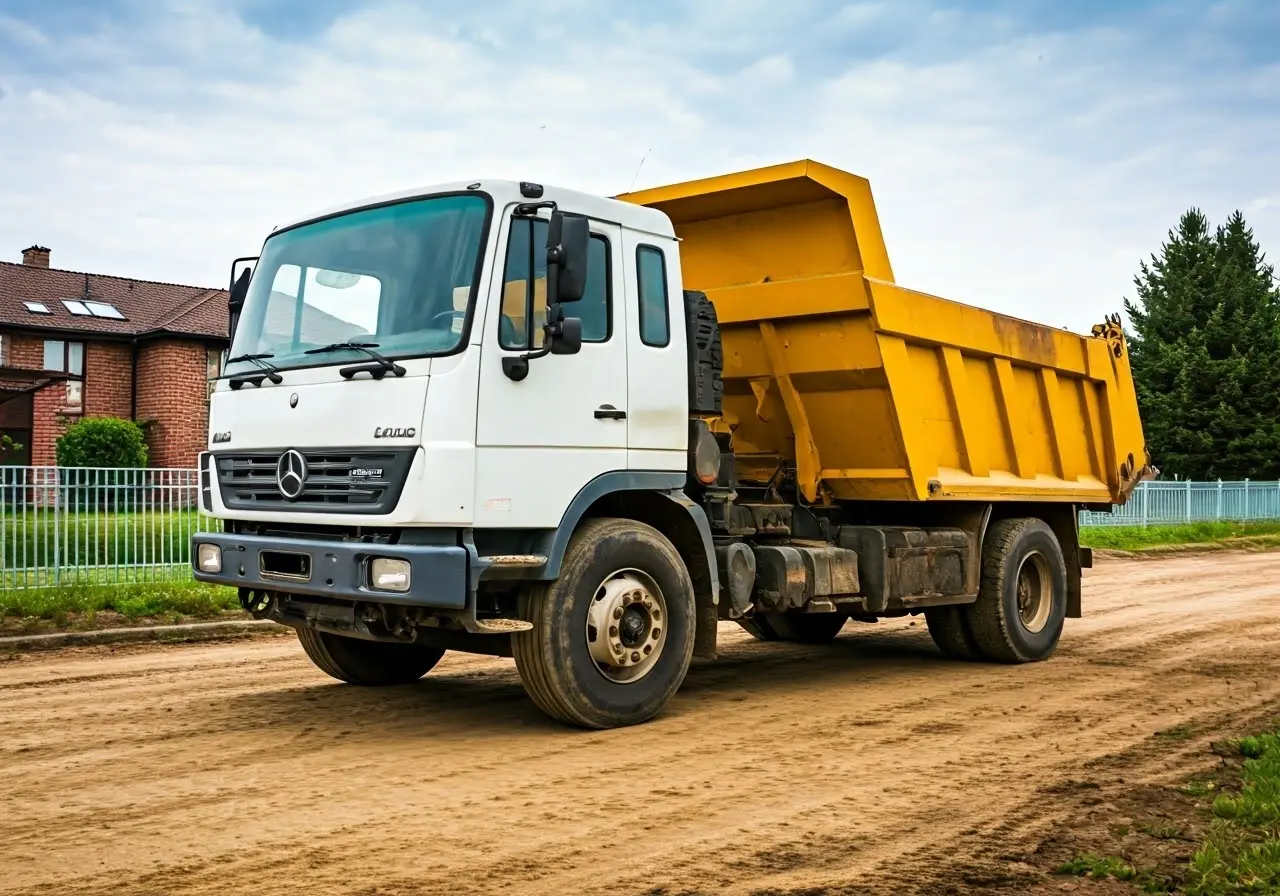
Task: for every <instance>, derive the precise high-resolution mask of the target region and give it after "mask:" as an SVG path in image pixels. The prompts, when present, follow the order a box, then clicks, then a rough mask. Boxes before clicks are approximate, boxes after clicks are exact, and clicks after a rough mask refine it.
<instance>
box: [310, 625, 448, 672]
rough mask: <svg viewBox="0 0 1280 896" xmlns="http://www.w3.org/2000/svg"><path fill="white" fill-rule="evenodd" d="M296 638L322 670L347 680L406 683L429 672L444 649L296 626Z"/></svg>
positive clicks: (442, 654) (438, 660)
mask: <svg viewBox="0 0 1280 896" xmlns="http://www.w3.org/2000/svg"><path fill="white" fill-rule="evenodd" d="M297 631H298V640H299V641H300V642H301V643H302V649H303V650H304V651H306V654H307V656H308V657H309V658H310V659H311V662H313V663H315V664H316V668H318V669H319V670H320V671H321V672H324V673H325V674H327V675H331V676H333V677H334V678H336V679H338V680H339V681H345V682H347V684H361V685H369V686H377V685H389V684H408V683H410V682H412V681H417V680H418V679H419V678H421V677H422V676H424V675H426V674H427V673H428V672H430V671H431V670H432V669H433V668H434V667H435V665H436V663H438V662H440V659H441V658H442V657H443V656H444V651H443V650H440V649H438V648H435V647H426V646H423V645H421V644H393V643H390V642H387V641H366V640H363V639H361V638H347V637H343V636H342V635H335V634H331V633H330V632H318V631H316V630H315V629H311V628H299V629H298V630H297Z"/></svg>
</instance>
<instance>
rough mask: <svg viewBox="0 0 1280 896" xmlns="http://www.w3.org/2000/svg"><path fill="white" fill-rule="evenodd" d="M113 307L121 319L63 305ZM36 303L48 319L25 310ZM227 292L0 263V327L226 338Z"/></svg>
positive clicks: (121, 334)
mask: <svg viewBox="0 0 1280 896" xmlns="http://www.w3.org/2000/svg"><path fill="white" fill-rule="evenodd" d="M64 299H66V300H69V301H77V302H78V301H84V300H88V301H90V302H104V303H107V304H110V305H114V306H115V307H116V308H117V309H118V310H119V312H120V314H121V315H122V316H123V318H124V319H123V320H118V319H115V318H111V317H94V316H90V315H86V314H72V313H71V312H70V311H69V310H68V309H67V307H66V306H65V305H64V304H63V300H64ZM24 302H39V303H40V304H42V305H43V306H44V307H45V308H47V309H48V311H49V313H48V314H39V313H33V312H31V311H29V310H27V307H26V306H25V305H24V304H23V303H24ZM227 323H228V314H227V291H226V290H225V289H209V288H207V287H200V286H183V285H181V284H177V283H158V282H154V281H151V280H133V279H131V278H129V277H111V276H107V275H104V274H89V273H85V272H82V271H64V270H60V269H58V268H44V267H38V266H36V265H30V264H14V263H12V262H7V261H0V326H2V325H5V324H8V325H10V326H19V327H28V328H33V329H45V330H61V331H64V332H65V331H77V332H82V333H101V334H104V335H108V334H109V335H117V336H144V335H148V334H152V333H171V334H174V335H178V336H194V337H199V338H202V339H223V340H225V339H226V338H227Z"/></svg>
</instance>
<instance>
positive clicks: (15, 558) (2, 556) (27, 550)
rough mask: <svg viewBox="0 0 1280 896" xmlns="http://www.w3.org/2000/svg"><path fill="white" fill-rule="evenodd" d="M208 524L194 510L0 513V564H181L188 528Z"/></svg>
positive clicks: (35, 566) (13, 566)
mask: <svg viewBox="0 0 1280 896" xmlns="http://www.w3.org/2000/svg"><path fill="white" fill-rule="evenodd" d="M209 523H210V521H209V520H207V519H202V518H201V517H200V515H199V514H198V513H197V512H196V511H194V510H179V511H157V512H150V511H148V512H143V513H116V512H111V513H108V512H94V511H81V512H79V513H76V514H74V515H72V516H68V515H66V514H65V513H58V514H55V513H54V512H53V511H52V510H39V511H35V510H33V511H29V512H26V513H21V514H15V513H12V512H10V513H0V569H4V570H16V569H38V568H49V567H53V566H55V565H56V566H60V567H62V568H63V569H68V568H72V567H80V568H89V567H104V566H125V565H134V564H149V565H179V564H185V563H186V562H187V555H188V552H189V546H188V545H189V541H190V538H191V535H192V533H193V532H196V531H198V530H200V529H201V528H205V527H207V526H208V525H209Z"/></svg>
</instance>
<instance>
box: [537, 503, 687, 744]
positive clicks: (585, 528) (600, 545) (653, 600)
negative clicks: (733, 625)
mask: <svg viewBox="0 0 1280 896" xmlns="http://www.w3.org/2000/svg"><path fill="white" fill-rule="evenodd" d="M520 616H521V618H522V619H526V620H528V621H529V622H531V623H532V624H533V628H532V629H530V630H528V631H524V632H517V633H516V634H514V635H513V636H512V638H511V647H512V653H513V655H514V656H515V661H516V668H517V669H518V670H519V672H520V680H521V681H522V682H523V684H524V687H525V690H526V691H527V692H528V694H529V696H530V698H532V699H533V702H534V703H536V704H537V705H538V708H539V709H541V710H542V711H543V712H545V713H546V714H547V715H549V716H551V717H552V718H554V719H558V720H559V721H562V722H565V723H568V724H571V725H578V726H581V727H584V728H619V727H623V726H626V725H635V724H638V723H640V722H644V721H647V720H648V719H651V718H653V717H654V716H656V715H657V714H658V713H659V712H661V711H662V709H663V708H664V707H665V706H666V705H667V702H668V701H669V700H670V699H671V697H672V696H673V695H674V694H675V692H676V690H677V689H678V688H679V687H680V684H681V683H682V682H683V681H684V677H685V673H686V672H688V670H689V662H690V660H691V659H692V657H693V636H694V596H693V582H692V580H691V579H690V577H689V571H688V569H686V568H685V565H684V561H683V560H682V559H681V558H680V555H679V554H678V553H677V552H676V549H675V547H674V546H673V545H672V544H671V542H670V541H668V540H667V538H666V537H665V536H663V535H662V533H660V532H658V530H656V529H654V528H653V527H652V526H647V525H645V524H644V523H638V522H635V521H633V520H624V519H593V520H587V521H586V522H584V523H583V524H582V526H581V527H580V528H579V530H578V531H577V532H576V533H574V536H573V539H572V540H571V541H570V542H569V548H568V550H567V551H566V552H565V558H564V563H563V565H562V566H561V570H560V577H559V578H558V579H556V580H555V581H554V582H551V583H549V584H547V585H545V586H541V587H538V588H535V589H531V590H529V591H527V592H525V593H524V594H522V595H521V597H520Z"/></svg>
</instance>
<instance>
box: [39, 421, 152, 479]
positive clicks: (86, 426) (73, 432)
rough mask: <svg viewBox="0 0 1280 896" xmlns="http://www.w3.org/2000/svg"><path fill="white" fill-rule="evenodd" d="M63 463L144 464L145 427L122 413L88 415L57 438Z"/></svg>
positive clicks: (59, 463)
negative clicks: (116, 415)
mask: <svg viewBox="0 0 1280 896" xmlns="http://www.w3.org/2000/svg"><path fill="white" fill-rule="evenodd" d="M56 451H57V456H58V466H60V467H145V466H146V465H147V443H146V442H145V441H144V439H143V436H142V427H140V426H139V425H138V424H136V423H134V422H133V421H132V420H123V419H121V418H119V417H86V418H84V419H83V420H80V421H78V422H77V423H73V424H72V425H71V426H70V427H68V429H67V431H66V432H65V433H63V434H62V437H61V438H59V439H58V444H57V449H56Z"/></svg>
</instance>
